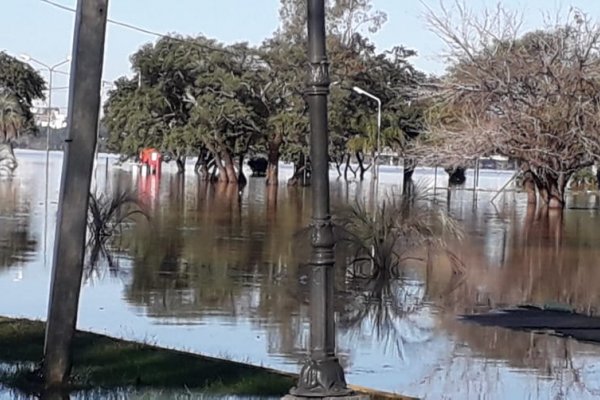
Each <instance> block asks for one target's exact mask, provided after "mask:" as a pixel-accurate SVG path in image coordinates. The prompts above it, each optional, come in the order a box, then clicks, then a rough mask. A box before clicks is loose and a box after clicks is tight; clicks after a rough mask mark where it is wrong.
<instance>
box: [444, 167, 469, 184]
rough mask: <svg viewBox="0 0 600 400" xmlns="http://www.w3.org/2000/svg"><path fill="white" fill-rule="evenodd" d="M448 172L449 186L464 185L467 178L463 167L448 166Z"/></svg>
mask: <svg viewBox="0 0 600 400" xmlns="http://www.w3.org/2000/svg"><path fill="white" fill-rule="evenodd" d="M446 172H447V173H448V175H449V176H448V186H452V185H462V184H463V183H465V181H466V180H467V178H466V176H465V169H464V168H463V167H456V168H447V169H446Z"/></svg>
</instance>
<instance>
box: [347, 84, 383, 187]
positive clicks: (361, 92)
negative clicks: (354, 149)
mask: <svg viewBox="0 0 600 400" xmlns="http://www.w3.org/2000/svg"><path fill="white" fill-rule="evenodd" d="M352 90H353V91H355V92H356V93H358V94H362V95H363V96H367V97H370V98H371V99H373V100H375V101H376V102H377V154H376V155H375V160H373V162H374V165H373V167H374V168H373V172H374V173H373V175H374V178H375V179H379V169H378V168H379V156H380V154H381V99H380V98H379V97H377V96H375V95H374V94H371V93H369V92H367V91H366V90H364V89H361V88H359V87H356V86H354V87H353V88H352Z"/></svg>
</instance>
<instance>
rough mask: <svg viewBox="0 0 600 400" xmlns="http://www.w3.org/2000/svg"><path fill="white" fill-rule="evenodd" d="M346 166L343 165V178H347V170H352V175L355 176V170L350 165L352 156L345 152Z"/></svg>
mask: <svg viewBox="0 0 600 400" xmlns="http://www.w3.org/2000/svg"><path fill="white" fill-rule="evenodd" d="M345 157H346V167H344V179H345V180H348V171H350V172H352V175H354V177H355V178H356V170H355V169H354V168H352V167H351V166H350V162H351V161H352V156H351V155H350V154H349V153H348V154H346V156H345Z"/></svg>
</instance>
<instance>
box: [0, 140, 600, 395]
mask: <svg viewBox="0 0 600 400" xmlns="http://www.w3.org/2000/svg"><path fill="white" fill-rule="evenodd" d="M17 156H18V159H19V162H20V166H19V168H18V169H17V173H16V176H15V177H14V178H13V179H12V180H11V181H7V180H1V181H0V293H1V295H0V315H6V316H15V317H27V318H35V319H44V318H45V317H46V307H47V300H48V285H49V277H50V268H51V249H52V248H53V239H54V224H55V216H56V206H57V197H58V183H59V179H60V164H61V154H59V153H52V154H51V156H50V160H51V164H50V176H51V177H52V178H51V181H50V182H49V186H48V199H49V201H48V202H47V203H46V201H45V197H46V190H45V189H46V186H45V185H46V182H45V178H44V175H45V174H44V171H45V170H44V168H45V154H44V153H41V152H29V151H19V152H18V153H17ZM115 162H116V159H113V158H106V157H105V156H101V157H100V159H99V162H98V167H97V171H96V179H95V183H94V186H95V187H96V188H97V190H98V191H101V192H110V191H113V190H118V189H119V188H120V189H128V188H129V189H132V190H134V191H135V193H136V195H137V197H138V200H139V202H140V203H141V204H143V205H144V208H145V209H146V210H147V212H148V213H149V215H150V221H148V222H146V221H140V222H139V223H138V224H136V225H135V226H132V227H129V228H127V229H125V231H124V233H123V235H122V237H121V239H120V242H119V244H118V249H115V250H114V252H113V257H114V259H115V261H116V263H117V264H118V268H113V269H110V268H107V266H106V265H99V266H98V268H96V269H94V270H91V271H87V272H86V276H85V283H84V288H83V290H82V299H81V306H80V313H79V320H78V327H79V328H80V329H84V330H90V331H94V332H99V333H106V334H109V335H112V336H117V337H124V338H128V339H136V340H140V341H144V342H150V343H155V344H158V345H161V346H166V347H173V348H178V349H183V350H189V351H193V352H198V353H202V354H207V355H212V356H218V357H224V358H229V359H234V360H240V361H245V362H250V363H252V364H257V365H265V366H269V367H273V368H277V369H282V370H286V371H293V372H296V371H298V370H299V368H300V366H301V364H302V362H303V360H304V358H305V354H306V349H307V347H308V323H309V320H308V285H307V283H308V279H307V274H308V272H309V270H308V268H307V266H306V265H305V263H306V260H307V259H308V249H309V248H308V246H307V241H306V238H307V236H306V234H305V233H302V229H303V228H304V227H305V226H307V224H308V223H309V217H310V213H311V210H310V188H288V187H286V186H285V184H284V179H285V178H286V177H287V176H289V175H290V174H291V172H292V170H291V169H290V168H287V167H285V166H284V167H282V169H281V175H282V176H281V177H280V178H281V182H282V183H281V185H280V186H279V187H278V188H270V189H268V188H266V187H265V185H264V179H258V178H250V179H249V184H248V186H247V187H246V188H245V189H244V190H243V191H242V192H241V193H239V192H238V190H237V188H228V189H224V188H216V187H212V186H207V185H205V184H204V183H202V182H199V181H198V179H197V177H196V176H195V175H194V174H193V172H191V168H190V171H189V172H187V173H186V175H185V177H183V176H178V175H176V174H174V173H172V172H171V171H170V167H169V168H166V170H165V172H164V173H163V176H162V177H161V178H160V179H159V180H158V179H156V177H145V178H144V177H140V176H138V175H137V173H135V172H133V171H135V169H132V167H131V165H130V164H127V163H125V164H123V165H121V166H119V165H116V164H115ZM381 171H382V173H381V177H380V185H379V188H378V193H377V196H376V197H377V199H379V200H380V201H381V199H383V198H385V196H386V195H393V194H394V193H395V194H399V193H400V190H401V187H400V185H399V182H400V181H401V174H399V173H398V170H396V169H395V168H394V167H389V166H385V167H382V168H381ZM511 176H512V172H511V171H485V170H484V171H482V175H481V178H480V184H479V186H480V187H482V188H487V189H492V188H499V187H500V186H502V185H503V184H504V183H505V182H506V181H507V180H509V179H510V178H511ZM415 180H416V181H421V182H425V183H427V184H429V185H432V184H433V182H434V181H436V180H437V184H438V186H445V184H446V181H447V175H446V174H445V173H444V172H443V171H442V170H440V171H439V172H438V175H437V179H435V178H434V175H433V170H431V169H422V170H418V171H417V173H416V174H415ZM465 186H466V187H467V188H468V187H470V186H472V176H470V175H468V177H467V182H466V184H465ZM331 193H332V207H333V209H334V210H335V209H337V208H339V207H341V206H343V205H344V204H348V203H352V202H354V201H355V200H356V199H362V200H363V201H366V204H371V203H370V202H371V201H373V198H374V197H375V196H374V194H375V193H374V186H373V185H371V184H370V182H369V181H365V182H363V183H360V182H350V183H346V182H344V181H336V180H335V175H334V171H332V187H331ZM436 193H437V196H436V201H438V202H439V203H440V204H442V205H446V206H447V207H448V209H449V210H450V213H451V214H452V215H454V216H455V217H456V218H457V219H458V220H459V221H460V222H461V224H462V226H463V228H464V230H465V232H466V235H465V239H464V240H463V242H462V243H460V244H457V245H456V246H454V247H453V250H454V252H455V253H456V254H457V256H458V257H459V258H460V259H461V260H462V261H463V263H464V265H465V267H464V274H463V275H460V276H457V275H456V274H453V273H452V268H451V267H450V266H449V265H448V263H445V262H443V261H442V260H437V259H434V262H433V263H431V264H430V265H425V264H423V265H415V266H412V267H411V268H407V269H406V270H405V271H404V274H403V277H402V279H400V280H397V281H394V282H388V285H387V289H386V292H385V293H384V295H385V298H382V301H381V302H378V303H371V302H365V301H362V300H364V299H365V297H367V296H368V295H369V293H365V292H364V290H362V289H361V288H360V287H359V286H357V284H356V282H354V281H353V280H352V279H351V278H348V277H347V276H345V275H344V273H343V271H342V272H340V273H339V274H338V278H337V294H336V301H337V303H336V312H337V320H338V350H339V356H340V359H341V361H342V363H343V365H344V367H345V368H346V373H347V380H348V381H349V382H350V383H353V384H357V385H362V386H368V387H372V388H376V389H380V390H386V391H393V392H398V393H402V394H405V395H410V396H416V397H420V398H427V399H445V398H448V399H459V398H460V399H471V398H476V399H481V398H485V399H488V398H489V399H546V398H560V399H587V398H596V397H598V396H600V367H599V365H600V347H599V346H595V345H592V344H584V343H580V342H577V341H574V340H570V339H563V338H558V337H550V336H545V335H537V334H533V333H525V332H515V331H509V330H505V329H500V328H489V327H486V328H484V327H480V326H477V325H475V324H470V323H465V322H461V321H458V320H457V318H456V317H457V316H458V315H461V314H465V313H473V312H479V311H487V310H489V309H492V308H496V307H503V306H512V305H516V304H538V305H543V304H562V305H568V306H570V307H572V308H574V309H577V310H578V311H581V312H584V313H588V314H597V313H598V310H599V309H600V269H599V268H598V266H597V260H599V259H600V249H599V246H598V243H600V241H599V240H600V231H599V230H598V229H597V226H598V223H599V222H600V220H599V219H600V215H599V214H598V211H597V209H595V207H596V206H597V202H598V198H597V197H594V195H586V196H584V195H577V196H571V197H570V198H569V200H568V201H569V204H570V205H572V206H575V207H576V208H577V209H572V210H567V211H566V212H565V213H564V215H563V217H562V218H556V217H555V218H550V219H544V220H541V219H537V218H536V216H535V215H530V214H528V213H527V209H526V204H525V203H524V201H523V200H524V195H520V194H515V193H512V192H508V193H506V194H505V195H502V196H500V197H498V199H497V201H496V205H493V204H492V203H490V198H491V197H492V196H493V194H494V193H493V191H483V192H479V193H478V194H477V196H476V197H474V194H473V192H472V191H452V192H451V195H450V202H449V204H448V196H447V192H446V190H441V189H440V190H438V191H437V192H436ZM380 295H382V294H381V293H380Z"/></svg>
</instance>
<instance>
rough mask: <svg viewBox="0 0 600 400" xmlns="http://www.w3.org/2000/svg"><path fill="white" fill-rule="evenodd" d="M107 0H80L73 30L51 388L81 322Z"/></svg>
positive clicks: (67, 365) (49, 356)
mask: <svg viewBox="0 0 600 400" xmlns="http://www.w3.org/2000/svg"><path fill="white" fill-rule="evenodd" d="M107 8H108V0H78V1H77V11H76V16H75V29H74V34H73V56H72V61H73V62H72V64H71V82H70V93H69V111H68V134H67V139H66V150H65V154H64V161H63V170H62V176H61V185H60V198H59V208H58V219H57V222H56V236H55V238H56V239H55V245H54V258H53V265H52V279H51V283H50V299H49V306H48V322H47V324H46V340H45V343H44V362H43V374H44V381H45V385H46V387H47V388H52V387H58V386H61V385H63V384H65V383H66V381H67V379H68V377H69V373H70V371H71V363H72V354H71V343H72V340H73V334H74V331H75V327H76V322H77V310H78V307H79V293H80V288H81V277H82V273H83V262H84V256H85V243H86V221H87V211H88V200H89V193H90V183H91V179H92V167H93V163H94V151H95V148H96V128H97V126H98V111H99V109H100V108H99V107H100V82H101V78H102V64H103V61H104V40H105V32H106V15H107Z"/></svg>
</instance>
